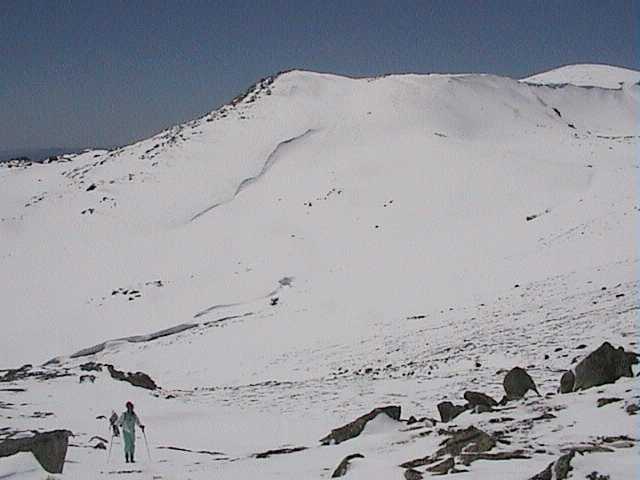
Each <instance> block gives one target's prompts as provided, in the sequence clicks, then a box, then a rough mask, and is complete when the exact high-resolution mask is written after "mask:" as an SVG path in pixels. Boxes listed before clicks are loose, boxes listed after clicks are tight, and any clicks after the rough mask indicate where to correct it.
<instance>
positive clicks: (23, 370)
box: [0, 364, 33, 382]
mask: <svg viewBox="0 0 640 480" xmlns="http://www.w3.org/2000/svg"><path fill="white" fill-rule="evenodd" d="M31 367H33V365H31V364H26V365H23V366H21V367H20V368H14V369H11V370H7V372H6V373H5V374H4V375H3V376H2V377H0V382H15V381H16V380H22V379H23V378H26V377H27V376H28V372H29V370H31Z"/></svg>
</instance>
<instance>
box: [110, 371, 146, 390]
mask: <svg viewBox="0 0 640 480" xmlns="http://www.w3.org/2000/svg"><path fill="white" fill-rule="evenodd" d="M106 367H107V369H108V370H109V374H110V375H111V378H113V379H115V380H121V381H123V382H129V383H130V384H131V385H133V386H134V387H141V388H146V389H148V390H156V389H157V388H158V386H157V385H156V382H154V381H153V379H152V378H151V377H150V376H149V375H147V374H146V373H143V372H135V373H131V372H127V373H125V372H121V371H120V370H116V369H115V368H114V367H113V365H106Z"/></svg>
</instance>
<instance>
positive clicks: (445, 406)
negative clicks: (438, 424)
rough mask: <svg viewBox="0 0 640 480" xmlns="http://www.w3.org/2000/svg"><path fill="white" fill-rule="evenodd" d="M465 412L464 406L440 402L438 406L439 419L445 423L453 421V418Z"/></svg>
mask: <svg viewBox="0 0 640 480" xmlns="http://www.w3.org/2000/svg"><path fill="white" fill-rule="evenodd" d="M466 410H467V407H466V405H454V404H453V403H451V402H448V401H447V402H440V403H439V404H438V413H439V414H440V419H441V420H442V421H443V422H444V423H447V422H449V421H451V420H453V419H454V418H456V417H457V416H458V415H460V414H461V413H462V412H465V411H466Z"/></svg>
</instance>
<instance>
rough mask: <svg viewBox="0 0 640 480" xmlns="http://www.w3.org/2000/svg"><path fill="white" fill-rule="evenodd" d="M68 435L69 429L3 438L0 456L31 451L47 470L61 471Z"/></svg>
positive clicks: (0, 443)
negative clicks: (23, 436)
mask: <svg viewBox="0 0 640 480" xmlns="http://www.w3.org/2000/svg"><path fill="white" fill-rule="evenodd" d="M70 435H71V432H70V431H69V430H53V431H50V432H43V433H36V434H35V435H33V436H31V437H27V438H17V439H9V440H4V441H3V442H0V457H9V456H11V455H15V454H16V453H19V452H31V453H33V456H34V457H36V460H38V462H39V463H40V465H42V468H44V469H45V470H46V471H47V472H49V473H62V469H63V467H64V460H65V457H66V456H67V447H68V446H69V436H70Z"/></svg>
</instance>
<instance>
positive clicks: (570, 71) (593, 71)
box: [522, 64, 640, 89]
mask: <svg viewBox="0 0 640 480" xmlns="http://www.w3.org/2000/svg"><path fill="white" fill-rule="evenodd" d="M522 81H523V82H525V83H535V84H543V85H559V84H567V83H569V84H571V85H576V86H579V87H600V88H614V89H617V88H621V87H622V86H623V85H624V84H636V83H638V82H639V81H640V72H639V71H637V70H631V69H629V68H622V67H614V66H612V65H598V64H578V65H566V66H564V67H560V68H555V69H553V70H549V71H547V72H542V73H538V74H536V75H533V76H531V77H527V78H523V79H522Z"/></svg>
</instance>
